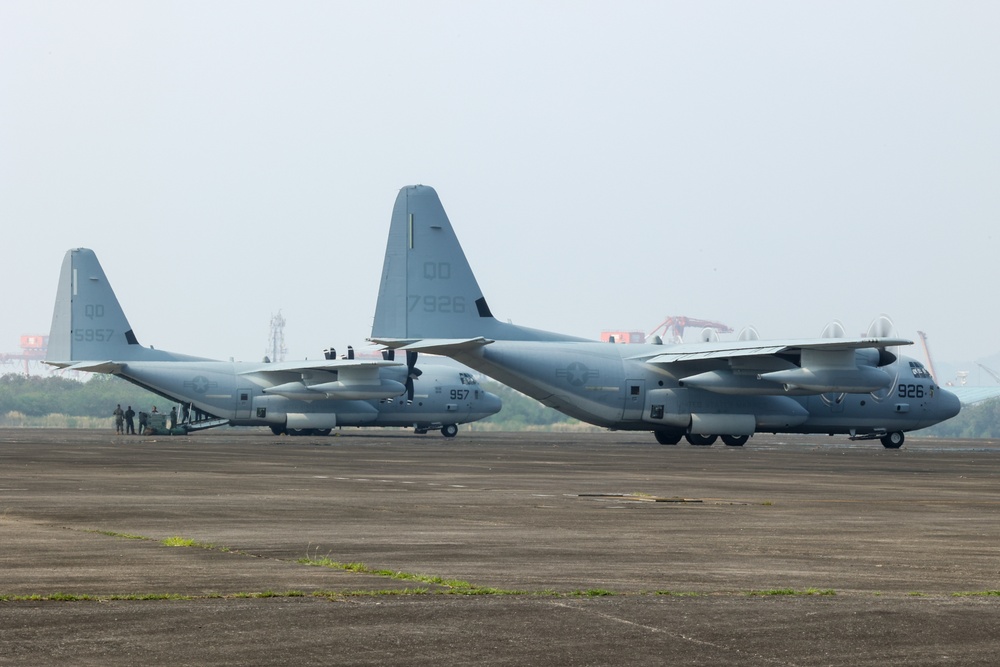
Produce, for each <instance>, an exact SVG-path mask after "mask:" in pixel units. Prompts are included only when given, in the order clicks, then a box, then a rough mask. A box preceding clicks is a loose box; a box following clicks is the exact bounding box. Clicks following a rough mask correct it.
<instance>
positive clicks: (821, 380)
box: [758, 366, 892, 394]
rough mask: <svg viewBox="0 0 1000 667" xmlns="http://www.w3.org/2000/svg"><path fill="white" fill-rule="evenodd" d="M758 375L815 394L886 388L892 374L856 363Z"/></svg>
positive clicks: (861, 391) (860, 392)
mask: <svg viewBox="0 0 1000 667" xmlns="http://www.w3.org/2000/svg"><path fill="white" fill-rule="evenodd" d="M758 377H759V378H760V379H761V380H767V381H769V382H777V383H780V384H782V385H784V386H785V390H786V391H793V390H796V389H805V390H808V391H813V392H816V393H817V394H825V393H827V392H838V393H840V392H845V393H849V394H867V393H869V392H872V391H878V390H879V389H885V388H886V387H888V386H889V385H890V384H892V377H891V376H890V375H889V374H888V373H886V372H885V371H883V370H880V369H878V368H873V367H871V366H857V367H855V368H853V369H840V368H819V369H812V368H796V369H793V370H787V371H772V372H770V373H762V374H760V375H759V376H758Z"/></svg>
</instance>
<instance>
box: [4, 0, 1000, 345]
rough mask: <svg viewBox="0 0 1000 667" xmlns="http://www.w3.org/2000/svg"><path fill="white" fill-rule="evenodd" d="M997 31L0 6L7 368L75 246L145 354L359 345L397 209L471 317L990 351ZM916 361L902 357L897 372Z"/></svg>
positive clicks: (595, 5)
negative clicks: (485, 311)
mask: <svg viewBox="0 0 1000 667" xmlns="http://www.w3.org/2000/svg"><path fill="white" fill-rule="evenodd" d="M998 35H1000V3H996V2H912V1H907V2H871V1H868V0H866V1H863V2H745V1H742V0H740V1H737V2H684V3H678V2H615V3H610V2H585V1H579V0H574V1H572V2H538V1H537V0H535V1H531V2H512V1H509V0H505V1H504V2H467V1H461V2H439V1H435V0H424V1H421V2H405V3H404V2H371V1H365V2H356V3H336V2H273V3H260V2H247V1H245V0H240V1H237V2H180V1H172V2H135V1H128V2H40V1H38V0H31V1H30V2H20V1H16V0H5V1H4V2H2V3H0V225H2V229H3V231H4V241H3V249H4V252H3V261H2V262H0V279H2V282H3V285H4V288H3V292H2V300H0V312H2V319H0V352H15V351H17V348H18V344H19V336H20V335H21V334H24V333H47V332H48V328H49V325H50V322H51V315H52V302H53V300H54V297H55V289H56V279H57V276H58V272H59V267H60V263H61V260H62V256H63V254H64V253H65V251H66V250H67V249H69V248H72V247H79V246H85V247H90V248H93V249H94V250H95V251H96V252H97V254H98V257H100V259H101V261H102V263H103V265H104V269H105V272H106V273H107V275H108V277H109V279H110V280H111V283H112V285H113V286H114V287H115V289H116V291H117V293H118V296H119V299H120V301H121V302H122V305H123V306H124V308H125V311H126V313H127V315H128V316H129V319H130V321H131V324H132V327H133V329H134V330H135V332H136V334H137V335H138V338H139V340H140V342H142V343H143V344H146V345H149V344H153V345H155V346H156V347H160V348H164V349H168V350H173V351H178V352H186V353H190V354H197V355H202V356H208V357H216V358H228V357H231V356H232V357H235V358H237V359H242V360H248V361H253V360H258V359H259V358H260V357H261V356H262V355H263V354H264V350H265V347H266V344H267V335H268V324H269V321H270V317H271V315H272V314H273V313H276V312H278V311H279V310H280V311H281V312H282V314H283V315H284V317H285V319H286V320H287V326H286V328H285V336H286V343H287V345H288V348H289V354H288V358H289V359H296V358H298V359H301V358H303V357H309V358H316V357H319V356H320V354H321V350H322V349H323V348H324V347H326V346H329V345H335V346H337V347H338V348H343V347H344V346H346V345H347V344H348V343H354V344H355V345H359V344H361V343H362V342H363V341H364V339H365V337H366V336H367V335H369V333H370V327H371V321H372V315H373V313H374V308H375V298H376V293H377V290H378V281H379V272H380V269H381V265H382V255H383V252H384V248H385V235H386V232H387V230H388V224H389V214H390V212H391V209H392V204H393V201H394V199H395V196H396V193H397V191H398V190H399V188H401V187H403V186H404V185H407V184H411V183H424V184H427V185H432V186H434V187H435V188H436V189H437V191H438V193H439V195H440V196H441V199H442V201H443V203H444V205H445V209H446V210H447V211H448V214H449V216H450V218H451V220H452V223H453V224H454V226H455V228H456V230H457V232H458V234H459V238H460V239H461V241H462V243H463V245H464V247H465V250H466V253H467V254H468V256H469V258H470V260H471V261H472V264H473V267H474V269H475V270H476V273H477V277H478V279H479V283H480V286H481V287H482V288H483V291H484V292H485V294H486V297H487V299H488V300H489V303H490V307H491V309H492V311H493V313H494V314H495V315H497V316H498V317H499V318H501V319H504V320H507V319H510V320H512V321H514V322H516V323H518V324H523V325H526V326H532V327H537V328H543V329H552V330H557V331H563V332H566V333H571V334H576V335H582V336H592V337H594V338H597V337H598V336H599V334H600V332H601V331H602V330H603V329H636V330H644V331H646V332H648V331H650V330H651V329H653V328H654V327H655V326H656V325H657V324H659V323H660V321H661V320H663V318H664V317H666V316H667V315H687V316H690V317H700V318H705V319H711V320H718V321H721V322H725V323H726V324H729V325H730V326H732V327H733V328H735V329H739V328H740V327H742V326H745V325H754V326H756V327H757V328H758V329H759V330H760V332H761V335H762V336H763V337H787V336H814V335H819V333H820V332H821V331H822V329H823V327H824V325H826V323H827V322H828V321H830V320H832V319H839V320H841V321H842V322H843V323H844V325H845V327H846V328H847V331H848V332H849V333H850V334H860V333H861V332H863V331H864V330H865V329H866V328H867V326H868V324H869V322H870V321H871V320H872V319H873V318H875V317H876V316H877V315H878V314H880V313H887V314H889V315H890V316H891V317H892V318H893V319H894V320H895V323H896V326H897V333H898V334H900V335H903V336H907V337H911V338H915V337H916V331H917V330H922V331H925V332H927V334H928V336H929V339H930V344H931V348H932V352H933V354H934V356H935V361H942V362H947V361H956V362H957V361H966V360H969V361H971V360H976V359H985V358H987V357H988V356H990V355H994V354H996V353H998V352H1000V307H998V304H997V298H996V291H997V279H996V274H997V264H998V261H1000V85H998V70H1000V39H998ZM912 352H913V353H914V354H915V356H919V357H922V354H921V353H920V351H919V349H916V348H914V349H913V351H912Z"/></svg>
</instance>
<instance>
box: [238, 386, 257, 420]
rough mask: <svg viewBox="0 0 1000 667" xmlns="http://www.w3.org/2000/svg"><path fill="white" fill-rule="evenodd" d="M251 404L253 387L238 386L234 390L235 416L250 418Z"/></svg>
mask: <svg viewBox="0 0 1000 667" xmlns="http://www.w3.org/2000/svg"><path fill="white" fill-rule="evenodd" d="M252 404H253V389H251V388H249V387H239V388H238V389H237V390H236V418H237V419H250V408H251V406H252Z"/></svg>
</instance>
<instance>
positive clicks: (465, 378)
mask: <svg viewBox="0 0 1000 667" xmlns="http://www.w3.org/2000/svg"><path fill="white" fill-rule="evenodd" d="M458 379H459V380H461V381H462V384H479V383H478V382H476V378H474V377H472V373H459V374H458Z"/></svg>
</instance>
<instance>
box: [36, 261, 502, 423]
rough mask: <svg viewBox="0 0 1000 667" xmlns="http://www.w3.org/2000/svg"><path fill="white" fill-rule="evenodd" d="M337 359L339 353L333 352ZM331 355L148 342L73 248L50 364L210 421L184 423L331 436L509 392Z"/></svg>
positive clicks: (489, 405) (447, 411) (449, 410)
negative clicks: (250, 354)
mask: <svg viewBox="0 0 1000 667" xmlns="http://www.w3.org/2000/svg"><path fill="white" fill-rule="evenodd" d="M327 356H328V357H336V354H328V355H327ZM348 356H349V357H352V358H348V359H336V358H326V359H321V360H316V361H290V362H280V363H252V362H233V361H215V360H211V359H203V358H199V357H192V356H188V355H184V354H177V353H174V352H167V351H164V350H157V349H154V348H152V347H145V346H143V345H140V344H139V341H138V339H137V337H136V335H135V333H134V332H133V330H132V327H131V326H130V325H129V322H128V319H127V318H126V317H125V313H124V311H123V310H122V308H121V305H120V304H119V302H118V297H117V296H115V293H114V291H113V290H112V289H111V284H110V283H109V282H108V279H107V276H105V274H104V270H103V269H102V268H101V264H100V262H98V260H97V256H96V255H95V254H94V252H93V251H92V250H89V249H87V248H76V249H73V250H69V251H68V252H67V253H66V257H65V259H64V260H63V265H62V271H61V273H60V276H59V287H58V290H57V293H56V304H55V310H54V312H53V315H52V329H51V331H50V333H49V344H48V352H47V355H46V363H48V364H51V365H53V366H57V367H59V368H66V369H70V370H77V371H88V372H92V373H111V374H113V375H117V376H119V377H122V378H124V379H126V380H128V381H129V382H132V383H133V384H136V385H138V386H140V387H143V388H145V389H148V390H149V391H151V392H153V393H156V394H158V395H160V396H163V397H165V398H167V399H169V400H171V401H175V402H178V403H182V404H185V405H190V406H191V407H192V408H193V410H194V411H195V414H196V415H198V416H200V417H201V418H198V419H193V420H191V421H189V422H185V423H183V424H179V425H177V428H182V429H184V430H187V431H190V430H197V429H200V428H208V427H212V426H219V425H222V424H230V425H233V426H268V427H270V429H271V430H272V431H273V432H274V433H275V434H281V433H290V434H293V435H314V434H320V435H328V434H329V433H330V431H331V430H332V429H333V428H335V427H341V426H406V427H411V426H412V427H413V428H414V430H415V431H416V432H417V433H426V432H427V431H428V430H431V429H439V430H440V431H441V433H442V434H444V435H445V436H446V437H453V436H455V434H457V433H458V425H459V424H463V423H466V422H473V421H476V420H479V419H483V418H485V417H488V416H490V415H492V414H495V413H497V412H499V410H500V407H501V404H500V398H499V397H497V396H496V395H494V394H491V393H489V392H487V391H485V390H483V389H482V387H481V386H480V385H479V383H478V382H477V381H476V378H475V377H474V376H473V374H472V373H469V372H468V371H467V370H463V369H460V368H456V367H453V366H444V365H430V364H421V365H420V367H417V366H416V354H415V353H410V354H408V355H406V362H405V363H404V362H402V361H396V360H394V359H393V358H392V357H393V355H391V354H387V355H385V356H386V357H388V358H386V359H370V360H369V359H355V358H353V355H348Z"/></svg>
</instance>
